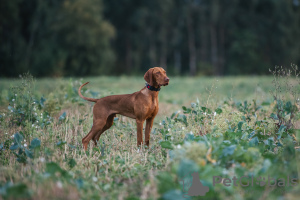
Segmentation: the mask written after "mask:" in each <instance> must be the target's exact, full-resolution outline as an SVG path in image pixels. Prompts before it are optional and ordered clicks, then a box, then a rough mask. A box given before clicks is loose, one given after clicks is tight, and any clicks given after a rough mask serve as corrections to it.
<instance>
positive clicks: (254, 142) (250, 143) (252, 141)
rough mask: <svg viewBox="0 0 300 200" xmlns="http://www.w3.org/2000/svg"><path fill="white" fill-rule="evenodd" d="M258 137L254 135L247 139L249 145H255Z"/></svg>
mask: <svg viewBox="0 0 300 200" xmlns="http://www.w3.org/2000/svg"><path fill="white" fill-rule="evenodd" d="M258 142H259V141H258V138H257V137H254V138H252V139H251V140H250V141H249V145H250V146H257V145H258Z"/></svg>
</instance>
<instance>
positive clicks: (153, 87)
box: [78, 67, 170, 150]
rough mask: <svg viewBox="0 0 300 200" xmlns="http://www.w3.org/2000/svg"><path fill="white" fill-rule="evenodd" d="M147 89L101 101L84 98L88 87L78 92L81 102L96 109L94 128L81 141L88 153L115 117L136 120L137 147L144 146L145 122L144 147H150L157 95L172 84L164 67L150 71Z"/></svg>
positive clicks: (148, 72) (147, 77) (105, 98)
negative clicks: (90, 102) (120, 116)
mask: <svg viewBox="0 0 300 200" xmlns="http://www.w3.org/2000/svg"><path fill="white" fill-rule="evenodd" d="M144 79H145V81H146V82H147V83H146V86H145V87H144V88H143V89H141V90H140V91H138V92H135V93H133V94H124V95H112V96H107V97H103V98H101V99H93V98H88V97H84V96H83V95H82V94H81V92H80V91H81V88H82V87H83V86H84V85H86V84H88V83H89V82H87V83H84V84H83V85H81V86H80V87H79V89H78V94H79V96H80V97H81V98H83V99H85V100H87V101H92V102H95V103H96V104H95V105H94V108H93V115H94V118H93V126H92V129H91V130H90V132H89V133H88V134H87V135H86V136H85V137H84V138H83V139H82V144H83V147H84V149H85V150H87V146H88V143H89V141H90V140H91V139H92V140H93V141H94V143H95V145H97V141H98V140H99V138H100V135H101V134H102V133H103V132H104V131H106V130H107V129H109V128H110V127H111V126H112V125H113V121H114V117H115V116H116V114H121V115H124V116H127V117H130V118H133V119H135V120H136V124H137V145H138V146H140V145H141V144H143V124H144V122H145V120H146V129H145V144H146V145H147V146H149V141H150V131H151V128H152V125H153V120H154V118H155V116H156V114H157V112H158V92H159V90H160V87H161V86H166V85H168V84H169V80H170V79H169V78H168V77H167V75H166V71H165V70H164V69H163V68H161V67H154V68H151V69H149V70H148V71H147V72H146V73H145V76H144Z"/></svg>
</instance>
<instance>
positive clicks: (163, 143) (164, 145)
mask: <svg viewBox="0 0 300 200" xmlns="http://www.w3.org/2000/svg"><path fill="white" fill-rule="evenodd" d="M159 144H160V146H161V147H162V148H165V149H174V148H173V145H172V143H171V142H170V141H161V142H160V143H159Z"/></svg>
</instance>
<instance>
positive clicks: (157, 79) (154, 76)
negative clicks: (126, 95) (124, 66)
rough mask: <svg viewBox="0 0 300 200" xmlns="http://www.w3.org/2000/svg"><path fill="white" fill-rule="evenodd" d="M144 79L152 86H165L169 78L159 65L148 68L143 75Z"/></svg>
mask: <svg viewBox="0 0 300 200" xmlns="http://www.w3.org/2000/svg"><path fill="white" fill-rule="evenodd" d="M144 79H145V81H146V82H147V83H148V84H149V85H151V86H154V87H156V88H157V87H160V86H166V85H168V84H169V80H170V79H169V78H168V77H167V74H166V71H165V70H164V69H163V68H161V67H153V68H150V69H149V70H148V71H147V72H146V73H145V76H144Z"/></svg>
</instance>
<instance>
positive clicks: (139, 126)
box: [136, 119, 145, 147]
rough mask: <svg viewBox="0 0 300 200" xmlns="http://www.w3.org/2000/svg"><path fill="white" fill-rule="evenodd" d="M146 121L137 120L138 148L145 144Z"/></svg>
mask: <svg viewBox="0 0 300 200" xmlns="http://www.w3.org/2000/svg"><path fill="white" fill-rule="evenodd" d="M144 121H145V120H139V119H136V129H137V146H138V147H139V146H140V145H142V144H143V124H144Z"/></svg>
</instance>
